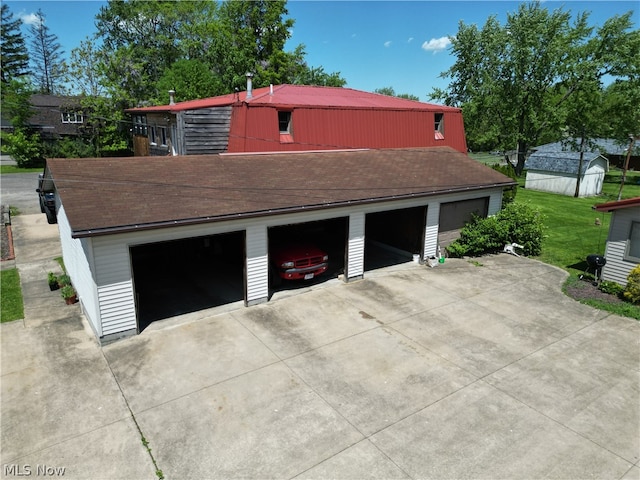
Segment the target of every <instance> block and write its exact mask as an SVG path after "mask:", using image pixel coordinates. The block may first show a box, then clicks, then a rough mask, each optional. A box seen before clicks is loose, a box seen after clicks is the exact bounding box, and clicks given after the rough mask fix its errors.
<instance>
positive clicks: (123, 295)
mask: <svg viewBox="0 0 640 480" xmlns="http://www.w3.org/2000/svg"><path fill="white" fill-rule="evenodd" d="M93 250H94V258H95V268H96V273H97V274H96V283H97V285H98V299H99V301H100V318H101V319H102V335H103V336H106V335H113V334H115V333H119V332H126V331H129V330H135V329H137V324H136V309H135V302H134V297H133V282H132V279H131V264H130V257H129V248H128V246H127V245H126V244H123V243H121V242H120V241H119V239H117V238H114V237H112V236H103V237H95V238H94V247H93Z"/></svg>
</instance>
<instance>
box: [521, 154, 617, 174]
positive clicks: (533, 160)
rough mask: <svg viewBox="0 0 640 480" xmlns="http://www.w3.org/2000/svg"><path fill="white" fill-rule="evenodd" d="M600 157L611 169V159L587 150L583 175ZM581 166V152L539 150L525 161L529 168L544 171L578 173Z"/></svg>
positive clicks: (583, 164)
mask: <svg viewBox="0 0 640 480" xmlns="http://www.w3.org/2000/svg"><path fill="white" fill-rule="evenodd" d="M598 159H601V161H603V162H605V163H606V170H608V169H609V161H608V160H607V159H606V158H605V157H603V156H602V155H600V154H599V153H595V152H585V153H584V157H583V161H582V171H581V172H580V174H581V175H584V174H585V173H586V171H587V170H589V168H591V165H592V164H593V163H594V162H596V161H597V160H598ZM579 166H580V153H579V152H553V151H548V152H547V151H538V152H535V153H532V154H531V155H530V156H529V158H528V159H527V161H526V162H525V168H526V169H527V170H540V171H544V172H557V173H569V174H571V175H576V174H577V173H578V168H579Z"/></svg>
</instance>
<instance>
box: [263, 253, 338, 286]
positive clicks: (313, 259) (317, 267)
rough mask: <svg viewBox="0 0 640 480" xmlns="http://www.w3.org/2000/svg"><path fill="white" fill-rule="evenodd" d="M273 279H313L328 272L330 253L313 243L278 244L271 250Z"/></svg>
mask: <svg viewBox="0 0 640 480" xmlns="http://www.w3.org/2000/svg"><path fill="white" fill-rule="evenodd" d="M269 255H270V258H271V264H272V266H273V269H274V272H275V273H276V275H274V276H273V280H275V281H278V280H281V279H284V280H311V279H312V278H314V277H316V276H317V275H320V274H322V273H324V272H326V270H327V267H328V266H329V255H327V254H326V253H325V252H324V251H322V250H320V249H319V248H318V247H316V246H314V245H311V244H287V245H278V246H277V247H274V248H272V249H271V250H270V252H269Z"/></svg>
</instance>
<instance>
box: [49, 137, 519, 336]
mask: <svg viewBox="0 0 640 480" xmlns="http://www.w3.org/2000/svg"><path fill="white" fill-rule="evenodd" d="M43 183H44V184H45V186H46V187H47V188H48V189H50V190H53V191H54V192H55V195H56V207H57V218H58V224H59V230H60V240H61V245H62V253H63V257H64V262H65V266H66V268H67V271H68V273H69V275H70V276H71V280H72V282H73V284H74V287H75V288H76V290H77V293H78V296H79V301H80V302H81V305H82V308H83V311H84V313H85V315H86V317H87V319H88V320H89V323H90V324H91V326H92V328H93V329H94V331H95V333H96V336H97V337H98V338H99V339H100V341H102V342H104V341H108V340H110V339H114V338H117V337H120V336H123V335H127V334H132V333H136V332H140V331H142V330H143V329H144V328H145V327H146V326H147V325H148V324H149V323H150V322H151V321H155V320H158V319H161V318H167V317H171V316H174V315H177V314H180V313H186V312H194V311H198V310H202V309H206V308H210V307H211V306H217V305H221V304H225V303H235V302H244V304H245V305H246V306H251V305H253V304H257V303H261V302H265V301H267V300H268V299H269V298H270V295H271V292H273V288H274V285H273V284H272V283H271V281H270V275H269V271H270V268H269V266H270V249H271V248H272V247H273V246H274V244H277V243H278V242H280V241H282V240H283V239H284V240H286V241H289V240H292V241H305V242H307V241H313V242H315V243H318V244H320V243H321V245H320V246H322V247H323V250H325V251H327V252H329V265H330V267H331V268H332V269H333V270H332V271H333V274H332V275H333V277H334V278H342V279H343V280H344V281H347V282H348V281H351V280H354V279H359V278H362V277H363V276H364V275H365V272H366V271H367V270H368V269H369V268H371V269H373V268H377V267H369V266H368V262H369V261H370V260H371V258H372V257H374V256H375V255H374V254H375V249H377V248H380V245H386V246H387V247H389V250H390V251H394V252H399V251H404V252H407V253H408V257H407V258H408V261H411V260H412V257H413V256H414V255H415V256H416V257H419V258H420V259H422V260H424V259H425V257H430V256H434V255H436V253H437V251H438V246H439V245H440V244H441V243H442V242H444V241H448V239H450V238H451V235H450V231H451V230H455V229H459V228H461V227H462V226H463V225H464V223H465V222H466V221H468V220H470V218H471V216H472V215H473V214H477V215H481V216H487V215H493V214H495V213H497V212H498V211H499V210H500V207H501V202H502V192H503V190H504V188H506V187H511V186H513V185H514V184H515V183H514V182H513V180H512V179H510V178H508V177H506V176H504V175H502V174H501V173H499V172H496V171H495V170H493V169H491V168H488V167H486V166H485V165H482V164H480V163H479V162H476V161H474V160H472V159H470V158H469V157H468V156H467V155H466V154H464V153H460V152H457V151H455V150H454V149H453V148H450V147H432V148H418V149H410V148H407V149H388V150H386V149H383V150H366V149H365V150H351V151H335V150H334V151H325V152H304V153H302V152H297V153H293V152H283V153H267V154H241V155H239V154H218V155H190V156H178V157H167V156H165V157H154V158H153V159H150V158H149V157H128V158H96V159H86V158H82V159H50V160H48V161H47V166H46V169H45V179H44V182H43ZM413 258H415V257H413ZM330 276H331V275H329V277H330ZM314 281H315V279H314ZM318 281H320V279H319V280H318Z"/></svg>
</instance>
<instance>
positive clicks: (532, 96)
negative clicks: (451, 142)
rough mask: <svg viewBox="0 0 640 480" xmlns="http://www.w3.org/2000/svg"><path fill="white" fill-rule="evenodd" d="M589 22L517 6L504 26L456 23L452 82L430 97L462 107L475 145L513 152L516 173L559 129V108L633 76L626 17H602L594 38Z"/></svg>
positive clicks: (633, 51)
mask: <svg viewBox="0 0 640 480" xmlns="http://www.w3.org/2000/svg"><path fill="white" fill-rule="evenodd" d="M588 17H589V14H588V13H580V14H578V15H577V16H576V18H575V20H574V22H573V23H571V15H570V13H569V12H565V11H563V10H562V9H558V10H554V11H553V12H549V11H548V10H547V9H546V8H543V7H542V6H541V4H540V3H538V2H534V3H529V4H521V5H520V6H519V8H518V10H517V11H516V12H514V13H510V14H508V15H507V21H506V23H505V24H504V25H501V24H500V23H499V22H498V20H497V18H496V17H495V16H491V17H489V19H487V21H486V23H485V25H484V26H483V27H482V28H481V29H480V28H478V27H477V26H476V25H465V24H464V23H463V22H460V24H459V29H458V33H457V34H456V36H455V37H452V38H451V42H452V45H453V53H454V55H455V56H456V61H455V63H454V65H453V66H452V67H451V68H450V69H449V70H447V71H446V72H444V73H443V74H442V75H441V76H443V77H445V78H446V77H449V78H451V79H452V81H451V83H450V84H449V87H448V89H447V90H441V89H436V90H434V91H433V92H432V94H431V96H432V98H434V99H438V100H441V101H444V102H445V103H446V104H448V105H455V106H460V107H462V109H463V114H464V116H465V121H466V123H465V126H466V127H467V137H468V138H469V139H470V142H469V143H470V145H471V146H472V148H473V147H474V146H475V148H477V146H476V144H479V145H483V146H486V145H494V146H496V147H499V148H501V149H503V150H512V149H514V148H515V149H517V152H518V162H517V165H516V172H517V173H518V174H520V173H521V172H522V169H523V167H524V161H525V158H526V154H527V153H528V150H529V148H530V147H532V146H534V145H536V143H538V141H539V140H540V138H542V137H543V136H544V135H545V133H546V132H548V131H554V130H555V131H561V129H562V127H564V124H565V121H566V116H565V112H566V109H564V108H561V107H562V106H563V105H564V103H565V102H566V101H567V99H569V98H570V97H571V96H572V95H573V94H574V93H575V92H576V91H579V90H580V89H582V88H591V86H589V82H592V81H596V82H599V81H601V80H602V79H603V77H605V76H607V75H612V76H615V77H625V76H628V75H630V74H633V72H634V71H635V72H637V71H638V62H640V60H639V58H640V55H638V50H637V45H638V35H639V33H638V31H637V30H632V27H633V24H632V22H631V13H628V14H626V15H623V16H616V17H613V18H611V19H609V20H607V21H606V22H605V23H604V25H603V26H602V27H600V28H598V29H597V30H596V31H595V34H594V29H593V28H591V27H589V26H588V23H587V21H588Z"/></svg>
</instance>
